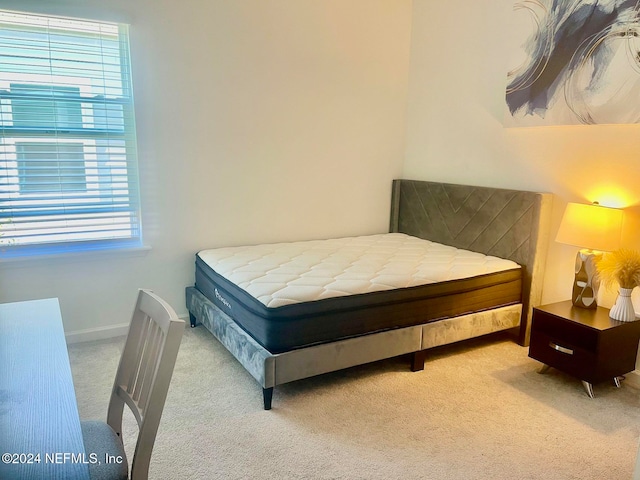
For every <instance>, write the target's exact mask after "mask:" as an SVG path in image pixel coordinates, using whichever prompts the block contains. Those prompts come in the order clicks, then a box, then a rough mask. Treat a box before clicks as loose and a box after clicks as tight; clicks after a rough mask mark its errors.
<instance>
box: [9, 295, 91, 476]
mask: <svg viewBox="0 0 640 480" xmlns="http://www.w3.org/2000/svg"><path fill="white" fill-rule="evenodd" d="M0 454H1V455H2V460H1V461H0V478H2V479H5V478H6V479H16V480H18V479H28V480H40V479H42V480H45V479H46V480H57V479H60V480H63V479H64V480H74V479H88V478H89V469H88V466H87V462H89V461H91V456H90V455H89V454H87V453H86V452H85V450H84V444H83V442H82V432H81V430H80V419H79V417H78V406H77V403H76V395H75V391H74V389H73V380H72V378H71V368H70V366H69V355H68V352H67V345H66V342H65V338H64V330H63V328H62V317H61V315H60V306H59V304H58V299H56V298H52V299H46V300H34V301H28V302H16V303H5V304H1V305H0Z"/></svg>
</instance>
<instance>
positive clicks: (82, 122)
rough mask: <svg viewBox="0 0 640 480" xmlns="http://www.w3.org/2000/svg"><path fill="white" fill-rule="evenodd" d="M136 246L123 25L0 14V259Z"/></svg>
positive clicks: (133, 152) (135, 193)
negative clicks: (61, 251)
mask: <svg viewBox="0 0 640 480" xmlns="http://www.w3.org/2000/svg"><path fill="white" fill-rule="evenodd" d="M141 242H142V238H141V225H140V209H139V196H138V176H137V156H136V137H135V121H134V113H133V95H132V88H131V69H130V59H129V40H128V29H127V26H126V25H116V24H109V23H98V22H93V21H85V20H76V19H67V18H57V17H46V16H38V15H31V14H22V13H16V12H7V11H0V255H2V256H7V255H8V256H11V255H18V256H20V255H33V254H37V253H38V252H46V253H52V252H56V251H60V250H78V249H94V248H111V247H113V248H116V247H122V246H139V245H141Z"/></svg>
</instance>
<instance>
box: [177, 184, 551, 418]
mask: <svg viewBox="0 0 640 480" xmlns="http://www.w3.org/2000/svg"><path fill="white" fill-rule="evenodd" d="M550 202H551V196H550V195H549V194H542V193H535V192H525V191H516V190H505V189H495V188H488V187H474V186H463V185H453V184H442V183H435V182H426V181H415V180H394V182H393V186H392V199H391V216H390V228H389V233H386V234H378V235H365V236H358V237H347V238H340V239H326V240H316V241H303V242H287V243H280V244H268V245H252V246H246V247H229V248H216V249H207V250H202V251H200V252H198V253H197V254H196V262H195V263H196V274H195V285H194V286H189V287H187V289H186V301H187V307H188V310H189V313H190V319H191V325H192V326H195V325H196V324H197V323H198V322H199V323H202V324H203V325H204V326H205V327H206V328H207V329H208V330H209V331H210V332H211V333H212V334H213V335H214V336H215V337H216V338H217V339H218V340H219V341H220V342H221V343H222V344H223V345H224V346H225V347H226V348H227V349H228V350H229V351H230V352H231V353H232V354H233V355H234V357H235V358H236V359H237V360H238V361H239V362H240V363H241V364H242V365H243V366H244V367H245V369H246V370H247V371H248V372H249V373H250V374H251V375H252V376H253V377H254V378H255V379H256V380H257V381H258V382H259V383H260V384H261V386H262V390H263V405H264V408H265V410H268V409H270V408H271V404H272V396H273V389H274V387H275V386H277V385H281V384H283V383H287V382H291V381H295V380H299V379H302V378H307V377H310V376H314V375H319V374H322V373H326V372H330V371H335V370H339V369H343V368H347V367H351V366H354V365H360V364H363V363H368V362H373V361H377V360H381V359H384V358H390V357H394V356H398V355H403V354H412V365H411V368H412V370H414V371H415V370H420V369H422V368H424V360H425V352H426V351H427V350H428V349H429V348H433V347H435V346H440V345H445V344H448V343H453V342H457V341H460V340H464V339H468V338H473V337H477V336H481V335H485V334H489V333H493V332H498V331H503V330H510V329H511V330H513V331H514V332H517V337H518V342H519V343H520V344H522V345H527V344H528V341H529V335H530V319H531V310H532V307H533V306H536V305H537V304H539V301H540V296H541V286H542V285H541V276H542V270H543V267H544V260H545V256H546V245H547V237H548V223H549V212H550Z"/></svg>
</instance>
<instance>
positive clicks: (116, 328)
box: [64, 323, 129, 344]
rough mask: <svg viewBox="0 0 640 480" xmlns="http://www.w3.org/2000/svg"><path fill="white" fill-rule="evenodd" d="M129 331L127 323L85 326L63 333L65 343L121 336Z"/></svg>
mask: <svg viewBox="0 0 640 480" xmlns="http://www.w3.org/2000/svg"><path fill="white" fill-rule="evenodd" d="M128 331H129V324H128V323H122V324H120V325H112V326H109V327H99V328H87V329H86V330H76V331H75V332H67V333H65V335H64V336H65V338H66V340H67V344H72V343H81V342H91V341H93V340H104V339H105V338H114V337H122V336H124V335H126V334H127V332H128Z"/></svg>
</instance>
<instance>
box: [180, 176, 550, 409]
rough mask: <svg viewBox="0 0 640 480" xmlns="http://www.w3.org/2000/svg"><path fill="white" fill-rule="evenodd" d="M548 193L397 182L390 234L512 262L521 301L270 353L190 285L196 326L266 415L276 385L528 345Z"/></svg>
mask: <svg viewBox="0 0 640 480" xmlns="http://www.w3.org/2000/svg"><path fill="white" fill-rule="evenodd" d="M551 198H552V197H551V194H543V193H535V192H526V191H517V190H505V189H496V188H489V187H474V186H466V185H454V184H444V183H435V182H426V181H415V180H394V181H393V191H392V200H391V222H390V229H389V230H390V231H391V232H401V233H406V234H408V235H413V236H416V237H420V238H424V239H427V240H431V241H434V242H438V243H443V244H447V245H452V246H454V247H457V248H463V249H466V250H473V251H476V252H480V253H484V254H487V255H494V256H498V257H502V258H507V259H509V260H513V261H515V262H517V263H519V264H520V265H521V266H522V268H523V282H522V283H523V292H522V302H521V303H519V304H515V305H509V306H505V307H500V308H496V309H492V310H487V311H482V312H476V313H471V314H467V315H461V316H457V317H451V318H446V319H442V320H438V321H431V322H429V323H425V324H423V325H414V326H411V327H405V328H399V329H395V330H388V331H383V332H378V333H372V334H368V335H362V336H359V337H354V338H348V339H344V340H338V341H335V342H331V343H325V344H321V345H313V346H310V347H305V348H300V349H296V350H292V351H288V352H283V353H278V354H273V353H271V352H269V351H268V350H266V349H265V348H264V347H262V346H261V345H260V344H258V343H257V342H256V341H255V340H254V339H253V338H252V337H251V336H250V335H249V334H247V333H246V332H245V331H244V330H242V328H240V327H239V326H238V325H237V324H236V323H235V322H234V321H233V320H232V319H231V318H229V317H228V316H227V315H226V314H225V313H223V312H222V311H221V310H220V309H218V308H217V307H216V306H215V305H214V304H213V303H212V302H211V301H209V299H207V298H206V297H205V296H204V295H203V294H202V293H201V292H200V291H198V290H197V289H196V288H195V287H187V289H186V301H187V308H188V309H189V316H190V319H191V326H192V327H193V326H195V325H196V323H197V322H201V323H202V324H204V326H205V327H206V328H207V329H208V330H209V331H210V332H211V333H212V334H213V335H214V336H215V337H216V338H217V339H218V340H219V341H220V343H222V344H223V345H224V346H225V347H226V348H227V350H229V352H231V354H232V355H233V356H234V357H235V358H236V359H237V360H238V361H239V362H240V363H241V364H242V365H243V366H244V367H245V369H246V370H247V371H248V372H249V373H250V374H251V375H252V376H253V377H254V378H255V379H256V380H257V381H258V382H259V383H260V385H261V386H262V391H263V402H264V409H265V410H269V409H270V408H271V404H272V396H273V389H274V387H275V386H276V385H281V384H284V383H288V382H292V381H294V380H300V379H302V378H307V377H312V376H315V375H320V374H323V373H327V372H332V371H336V370H340V369H343V368H348V367H352V366H355V365H361V364H364V363H369V362H374V361H377V360H382V359H385V358H391V357H395V356H398V355H403V354H413V360H412V366H411V369H412V370H414V371H416V370H421V369H423V368H424V360H425V352H426V351H427V350H428V349H430V348H433V347H436V346H440V345H445V344H449V343H453V342H457V341H460V340H465V339H469V338H473V337H478V336H481V335H485V334H489V333H493V332H498V331H502V330H509V329H514V330H517V329H518V327H519V330H517V333H518V342H519V343H520V344H521V345H525V346H526V345H528V343H529V336H530V331H531V312H532V308H533V307H534V306H536V305H539V303H540V298H541V294H542V276H543V269H544V262H545V259H546V249H547V242H548V233H549V219H550V210H551Z"/></svg>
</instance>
